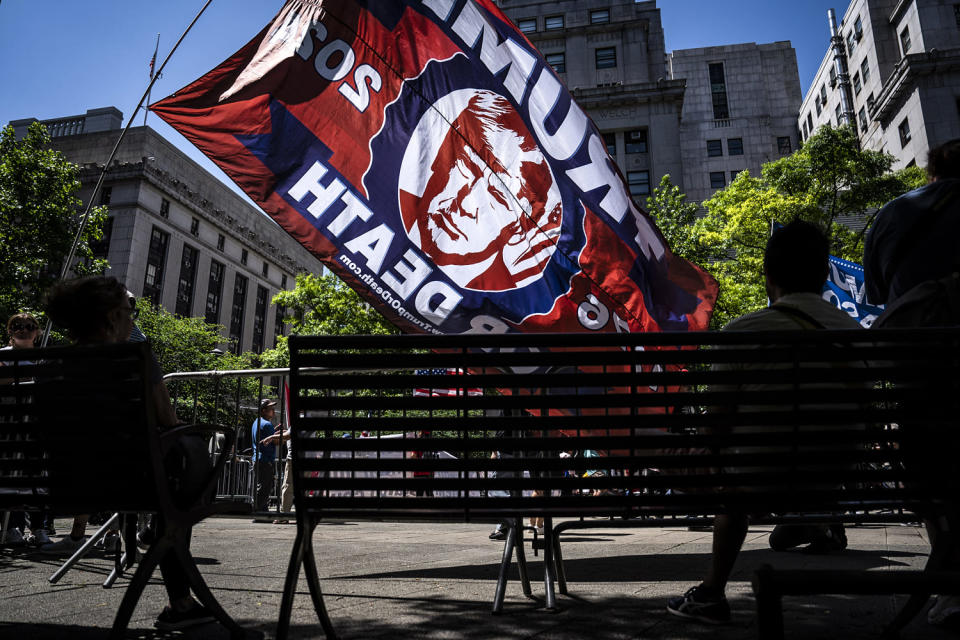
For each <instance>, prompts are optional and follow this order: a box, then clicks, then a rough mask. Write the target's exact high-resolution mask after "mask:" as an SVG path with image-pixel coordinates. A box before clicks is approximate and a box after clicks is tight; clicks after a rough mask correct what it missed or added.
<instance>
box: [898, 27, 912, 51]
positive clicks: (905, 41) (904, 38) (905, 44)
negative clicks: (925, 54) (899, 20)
mask: <svg viewBox="0 0 960 640" xmlns="http://www.w3.org/2000/svg"><path fill="white" fill-rule="evenodd" d="M900 47H901V48H902V49H903V55H907V52H908V51H910V27H904V28H903V31H901V32H900Z"/></svg>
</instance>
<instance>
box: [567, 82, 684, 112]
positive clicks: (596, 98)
mask: <svg viewBox="0 0 960 640" xmlns="http://www.w3.org/2000/svg"><path fill="white" fill-rule="evenodd" d="M686 86H687V81H686V79H685V78H681V79H679V80H660V81H658V82H645V83H640V84H617V85H606V86H602V87H587V88H583V87H577V88H575V89H572V90H571V91H570V92H571V93H572V94H573V97H574V99H575V100H576V101H577V104H579V105H580V106H581V107H583V108H584V109H595V108H599V107H612V106H619V105H626V104H637V103H649V102H683V93H684V90H685V89H686Z"/></svg>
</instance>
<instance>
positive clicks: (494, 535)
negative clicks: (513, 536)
mask: <svg viewBox="0 0 960 640" xmlns="http://www.w3.org/2000/svg"><path fill="white" fill-rule="evenodd" d="M490 539H491V540H506V539H507V532H506V531H504V530H503V529H500V528H497V529H494V530H493V531H491V532H490Z"/></svg>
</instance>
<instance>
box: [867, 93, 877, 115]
mask: <svg viewBox="0 0 960 640" xmlns="http://www.w3.org/2000/svg"><path fill="white" fill-rule="evenodd" d="M874 102H876V98H874V97H873V92H872V91H871V92H870V95H868V96H867V110H868V111H870V113H873V103H874Z"/></svg>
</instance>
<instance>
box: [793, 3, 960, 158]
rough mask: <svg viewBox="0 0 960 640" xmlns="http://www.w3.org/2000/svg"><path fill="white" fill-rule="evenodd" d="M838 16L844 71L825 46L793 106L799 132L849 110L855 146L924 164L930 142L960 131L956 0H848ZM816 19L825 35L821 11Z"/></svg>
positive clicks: (841, 116)
mask: <svg viewBox="0 0 960 640" xmlns="http://www.w3.org/2000/svg"><path fill="white" fill-rule="evenodd" d="M837 20H838V21H839V22H838V23H837V33H838V37H839V39H840V40H839V42H838V44H839V49H840V53H841V54H842V57H843V58H844V63H845V68H846V74H844V73H843V68H842V67H840V68H838V65H837V64H836V60H835V58H836V56H835V51H834V49H833V48H831V49H828V50H827V52H826V54H825V55H824V58H823V62H822V63H821V65H820V68H819V70H818V72H817V75H816V77H815V78H814V81H813V84H812V85H811V86H810V87H809V89H808V90H807V93H806V96H805V97H804V100H803V104H802V105H801V107H800V114H799V119H798V125H799V128H800V131H801V135H802V136H803V138H804V139H806V138H808V137H809V136H811V135H813V133H814V132H815V131H816V130H817V129H818V128H819V127H821V126H824V125H826V124H830V125H832V126H836V125H837V124H838V123H842V122H844V121H845V119H846V118H849V119H850V120H852V121H853V123H854V124H855V126H856V128H857V132H858V133H859V136H860V141H861V146H862V147H863V148H865V149H873V150H876V151H885V152H887V153H889V154H891V155H893V156H894V157H895V158H896V163H895V164H894V168H895V169H899V168H902V167H906V166H910V165H912V164H918V165H921V166H924V165H925V164H926V154H927V151H928V150H929V149H930V148H931V147H934V146H937V145H938V144H941V143H943V142H946V141H948V140H951V139H954V138H960V3H956V2H947V1H945V0H852V2H850V4H849V6H848V7H847V10H846V12H845V13H844V15H843V16H842V20H841V19H840V16H837ZM823 24H824V34H825V35H826V36H827V37H829V35H830V31H829V28H828V21H827V17H826V16H824V22H823ZM844 76H845V77H844ZM844 86H847V87H849V89H848V94H847V95H848V98H849V103H850V110H849V113H845V112H844V108H843V101H842V95H841V93H842V91H843V90H844Z"/></svg>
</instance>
